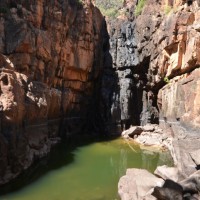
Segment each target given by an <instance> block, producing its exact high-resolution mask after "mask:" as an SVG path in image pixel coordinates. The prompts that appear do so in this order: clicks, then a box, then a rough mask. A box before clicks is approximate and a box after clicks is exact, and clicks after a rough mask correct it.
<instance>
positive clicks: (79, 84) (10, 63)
mask: <svg viewBox="0 0 200 200" xmlns="http://www.w3.org/2000/svg"><path fill="white" fill-rule="evenodd" d="M103 29H104V18H103V17H102V15H101V13H100V11H99V10H98V9H97V8H96V7H94V5H93V4H92V3H91V1H90V0H87V1H82V2H81V1H75V0H64V1H46V0H39V1H21V0H19V1H12V0H1V2H0V53H1V54H0V69H1V72H0V86H1V87H0V88H1V93H0V109H1V111H0V112H1V115H0V130H1V131H0V163H1V164H0V184H3V183H5V182H7V181H9V180H11V179H12V178H14V177H16V176H17V175H18V174H19V173H20V172H21V171H22V170H23V169H26V168H27V167H29V166H30V165H31V163H32V162H33V161H34V160H35V159H37V158H38V157H41V156H44V155H45V154H46V153H48V152H49V151H50V148H51V146H52V144H54V143H57V141H58V140H59V137H60V134H61V133H64V134H67V135H71V134H74V133H76V132H80V131H83V130H84V128H86V127H87V123H88V121H89V120H91V121H89V123H90V126H92V125H93V122H94V118H95V107H94V106H95V104H94V102H95V98H96V97H95V92H96V88H97V85H98V78H99V75H100V73H101V69H102V52H103V43H104V41H103V38H102V33H103V32H104V30H103Z"/></svg>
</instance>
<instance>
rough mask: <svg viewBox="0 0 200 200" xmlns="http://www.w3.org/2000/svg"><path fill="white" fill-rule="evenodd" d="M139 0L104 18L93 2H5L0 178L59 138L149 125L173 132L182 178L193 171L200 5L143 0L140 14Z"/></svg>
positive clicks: (199, 102) (0, 27)
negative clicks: (116, 13) (112, 15)
mask: <svg viewBox="0 0 200 200" xmlns="http://www.w3.org/2000/svg"><path fill="white" fill-rule="evenodd" d="M96 4H97V1H96ZM139 4H140V1H132V0H125V1H124V2H123V6H122V7H121V11H120V13H119V16H118V17H115V18H112V17H106V18H104V17H103V15H102V14H101V12H100V11H99V9H98V8H97V7H96V6H95V1H93V2H91V1H90V0H85V1H78V0H77V1H75V0H61V1H60V0H58V1H57V0H56V1H50V2H49V1H45V0H40V1H34V0H31V1H29V3H27V1H23V0H21V1H20V0H19V1H18V0H17V1H12V0H2V1H1V2H0V6H1V7H0V53H1V54H0V67H1V74H0V80H1V82H0V84H1V93H0V95H1V96H0V102H1V115H0V120H1V121H0V130H1V132H0V161H1V165H0V184H5V183H6V182H8V181H10V180H12V179H13V178H15V177H16V176H18V175H19V174H20V173H21V172H22V171H23V170H24V169H27V168H28V167H29V166H30V165H31V164H32V163H33V162H34V161H35V160H37V159H38V158H40V157H42V156H44V155H46V154H47V153H48V152H49V151H50V149H51V146H52V145H54V144H55V143H57V142H58V141H59V140H60V139H61V138H62V137H68V136H71V135H76V134H78V133H79V134H83V132H84V131H85V132H87V131H89V130H92V132H95V133H96V132H99V133H101V134H102V133H105V134H106V135H109V134H115V135H119V134H120V133H121V132H122V131H123V130H125V129H128V128H130V127H131V126H142V127H145V125H146V132H150V135H152V134H154V133H155V130H153V131H151V130H148V129H147V124H159V126H158V125H155V126H156V131H157V134H158V135H157V136H156V138H157V137H160V136H161V137H160V139H161V140H165V139H167V138H172V141H170V142H171V143H170V144H171V146H170V148H171V149H170V150H171V154H172V156H173V159H174V164H175V166H176V167H177V168H176V169H177V171H178V173H179V174H181V175H180V177H181V178H180V177H179V178H180V179H182V180H183V179H187V178H188V177H189V176H191V174H193V173H196V170H197V169H198V167H199V156H198V152H199V145H200V137H199V131H200V120H199V119H200V118H199V117H200V116H199V114H200V113H199V111H200V95H199V94H200V92H199V77H200V74H199V73H200V71H199V64H200V46H199V44H200V26H199V21H200V7H199V2H198V1H187V2H186V1H181V0H178V1H164V0H163V1H157V0H146V1H145V3H144V5H143V6H142V8H141V9H140V12H139V13H136V12H135V10H136V9H138V6H139ZM141 132H142V131H140V133H141ZM79 137H80V136H79ZM127 173H128V174H129V175H130V174H132V175H133V176H135V175H134V174H135V173H136V174H137V173H140V172H130V171H128V172H127ZM145 173H146V172H145ZM132 175H130V176H132ZM147 176H148V175H147ZM150 176H151V175H150ZM168 178H170V177H168ZM176 181H177V180H176ZM125 182H126V181H125ZM160 186H161V185H160ZM125 191H126V192H127V193H129V191H128V189H125ZM122 196H123V197H124V199H131V198H132V199H134V200H136V197H135V198H134V197H130V198H128V197H127V195H124V194H123V195H121V197H122ZM123 197H122V199H123Z"/></svg>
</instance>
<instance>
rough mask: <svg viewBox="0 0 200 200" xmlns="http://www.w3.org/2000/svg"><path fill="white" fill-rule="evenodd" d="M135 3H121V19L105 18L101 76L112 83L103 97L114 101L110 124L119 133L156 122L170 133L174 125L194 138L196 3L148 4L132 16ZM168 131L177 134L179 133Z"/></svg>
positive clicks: (151, 1) (198, 10)
mask: <svg viewBox="0 0 200 200" xmlns="http://www.w3.org/2000/svg"><path fill="white" fill-rule="evenodd" d="M136 4H137V3H136V2H133V1H128V0H127V1H125V3H124V6H125V10H126V14H125V15H124V14H122V15H120V16H119V17H118V18H117V19H110V18H108V19H107V25H108V32H109V35H110V39H109V42H110V47H109V52H110V54H108V55H109V56H110V57H109V56H108V59H107V63H106V64H107V65H106V66H109V67H110V71H109V70H107V71H106V72H105V73H104V75H105V77H106V78H107V79H108V77H109V78H110V80H113V83H114V82H115V83H116V84H114V86H113V87H111V86H110V87H107V88H106V89H107V93H106V94H107V95H105V93H103V96H104V98H108V96H109V95H108V94H110V99H115V101H114V103H110V111H109V112H110V116H111V119H112V120H111V122H112V123H113V124H114V123H115V124H118V127H119V129H120V128H121V129H123V128H128V127H129V126H130V125H139V124H141V125H144V124H146V123H159V122H160V124H162V127H163V128H164V127H165V128H167V129H169V126H172V129H173V127H174V124H178V125H179V126H180V127H184V128H185V129H188V130H193V133H194V134H195V132H196V134H197V133H198V131H199V119H198V118H199V114H198V110H199V103H198V94H199V90H198V84H199V83H198V78H199V72H198V68H199V56H198V55H199V48H200V47H199V41H200V38H199V36H200V28H199V20H200V18H199V16H200V15H199V14H200V8H199V4H198V2H197V1H194V2H190V1H187V2H185V1H161V2H157V1H154V0H148V1H146V2H145V5H144V7H143V9H142V10H141V13H140V14H139V15H138V16H135V14H134V9H135V6H136ZM167 8H168V9H169V10H168V11H167V10H166V9H167ZM108 61H109V62H108ZM108 63H109V64H108ZM108 71H109V72H108ZM107 79H106V80H107ZM104 91H105V90H104ZM110 102H112V101H110ZM108 110H109V109H108ZM170 122H172V123H170ZM170 129H171V128H170ZM171 131H172V132H175V133H174V134H175V135H176V134H177V135H179V134H181V133H178V128H174V130H171ZM169 132H170V131H169ZM186 132H187V131H186ZM186 134H189V132H188V133H186Z"/></svg>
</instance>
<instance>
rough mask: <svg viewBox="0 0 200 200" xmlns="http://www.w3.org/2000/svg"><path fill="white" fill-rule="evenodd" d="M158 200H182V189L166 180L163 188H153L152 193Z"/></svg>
mask: <svg viewBox="0 0 200 200" xmlns="http://www.w3.org/2000/svg"><path fill="white" fill-rule="evenodd" d="M152 195H153V196H154V197H156V198H157V199H160V200H175V199H176V200H183V188H182V186H181V185H179V184H178V183H176V182H174V181H172V180H169V179H168V180H166V181H165V183H164V185H163V187H155V188H154V191H153V193H152Z"/></svg>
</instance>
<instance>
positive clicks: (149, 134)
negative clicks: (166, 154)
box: [122, 124, 172, 149]
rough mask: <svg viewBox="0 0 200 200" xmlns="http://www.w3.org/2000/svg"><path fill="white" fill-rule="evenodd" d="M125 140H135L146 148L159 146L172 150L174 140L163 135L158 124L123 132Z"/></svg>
mask: <svg viewBox="0 0 200 200" xmlns="http://www.w3.org/2000/svg"><path fill="white" fill-rule="evenodd" d="M122 137H123V138H125V139H133V140H134V141H135V142H137V143H139V144H141V145H145V146H157V147H160V148H168V149H170V148H171V142H172V138H171V137H170V136H169V135H167V134H164V133H163V130H162V129H161V128H160V127H159V126H158V125H157V124H147V125H145V126H132V127H130V128H129V129H128V130H125V131H123V132H122Z"/></svg>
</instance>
